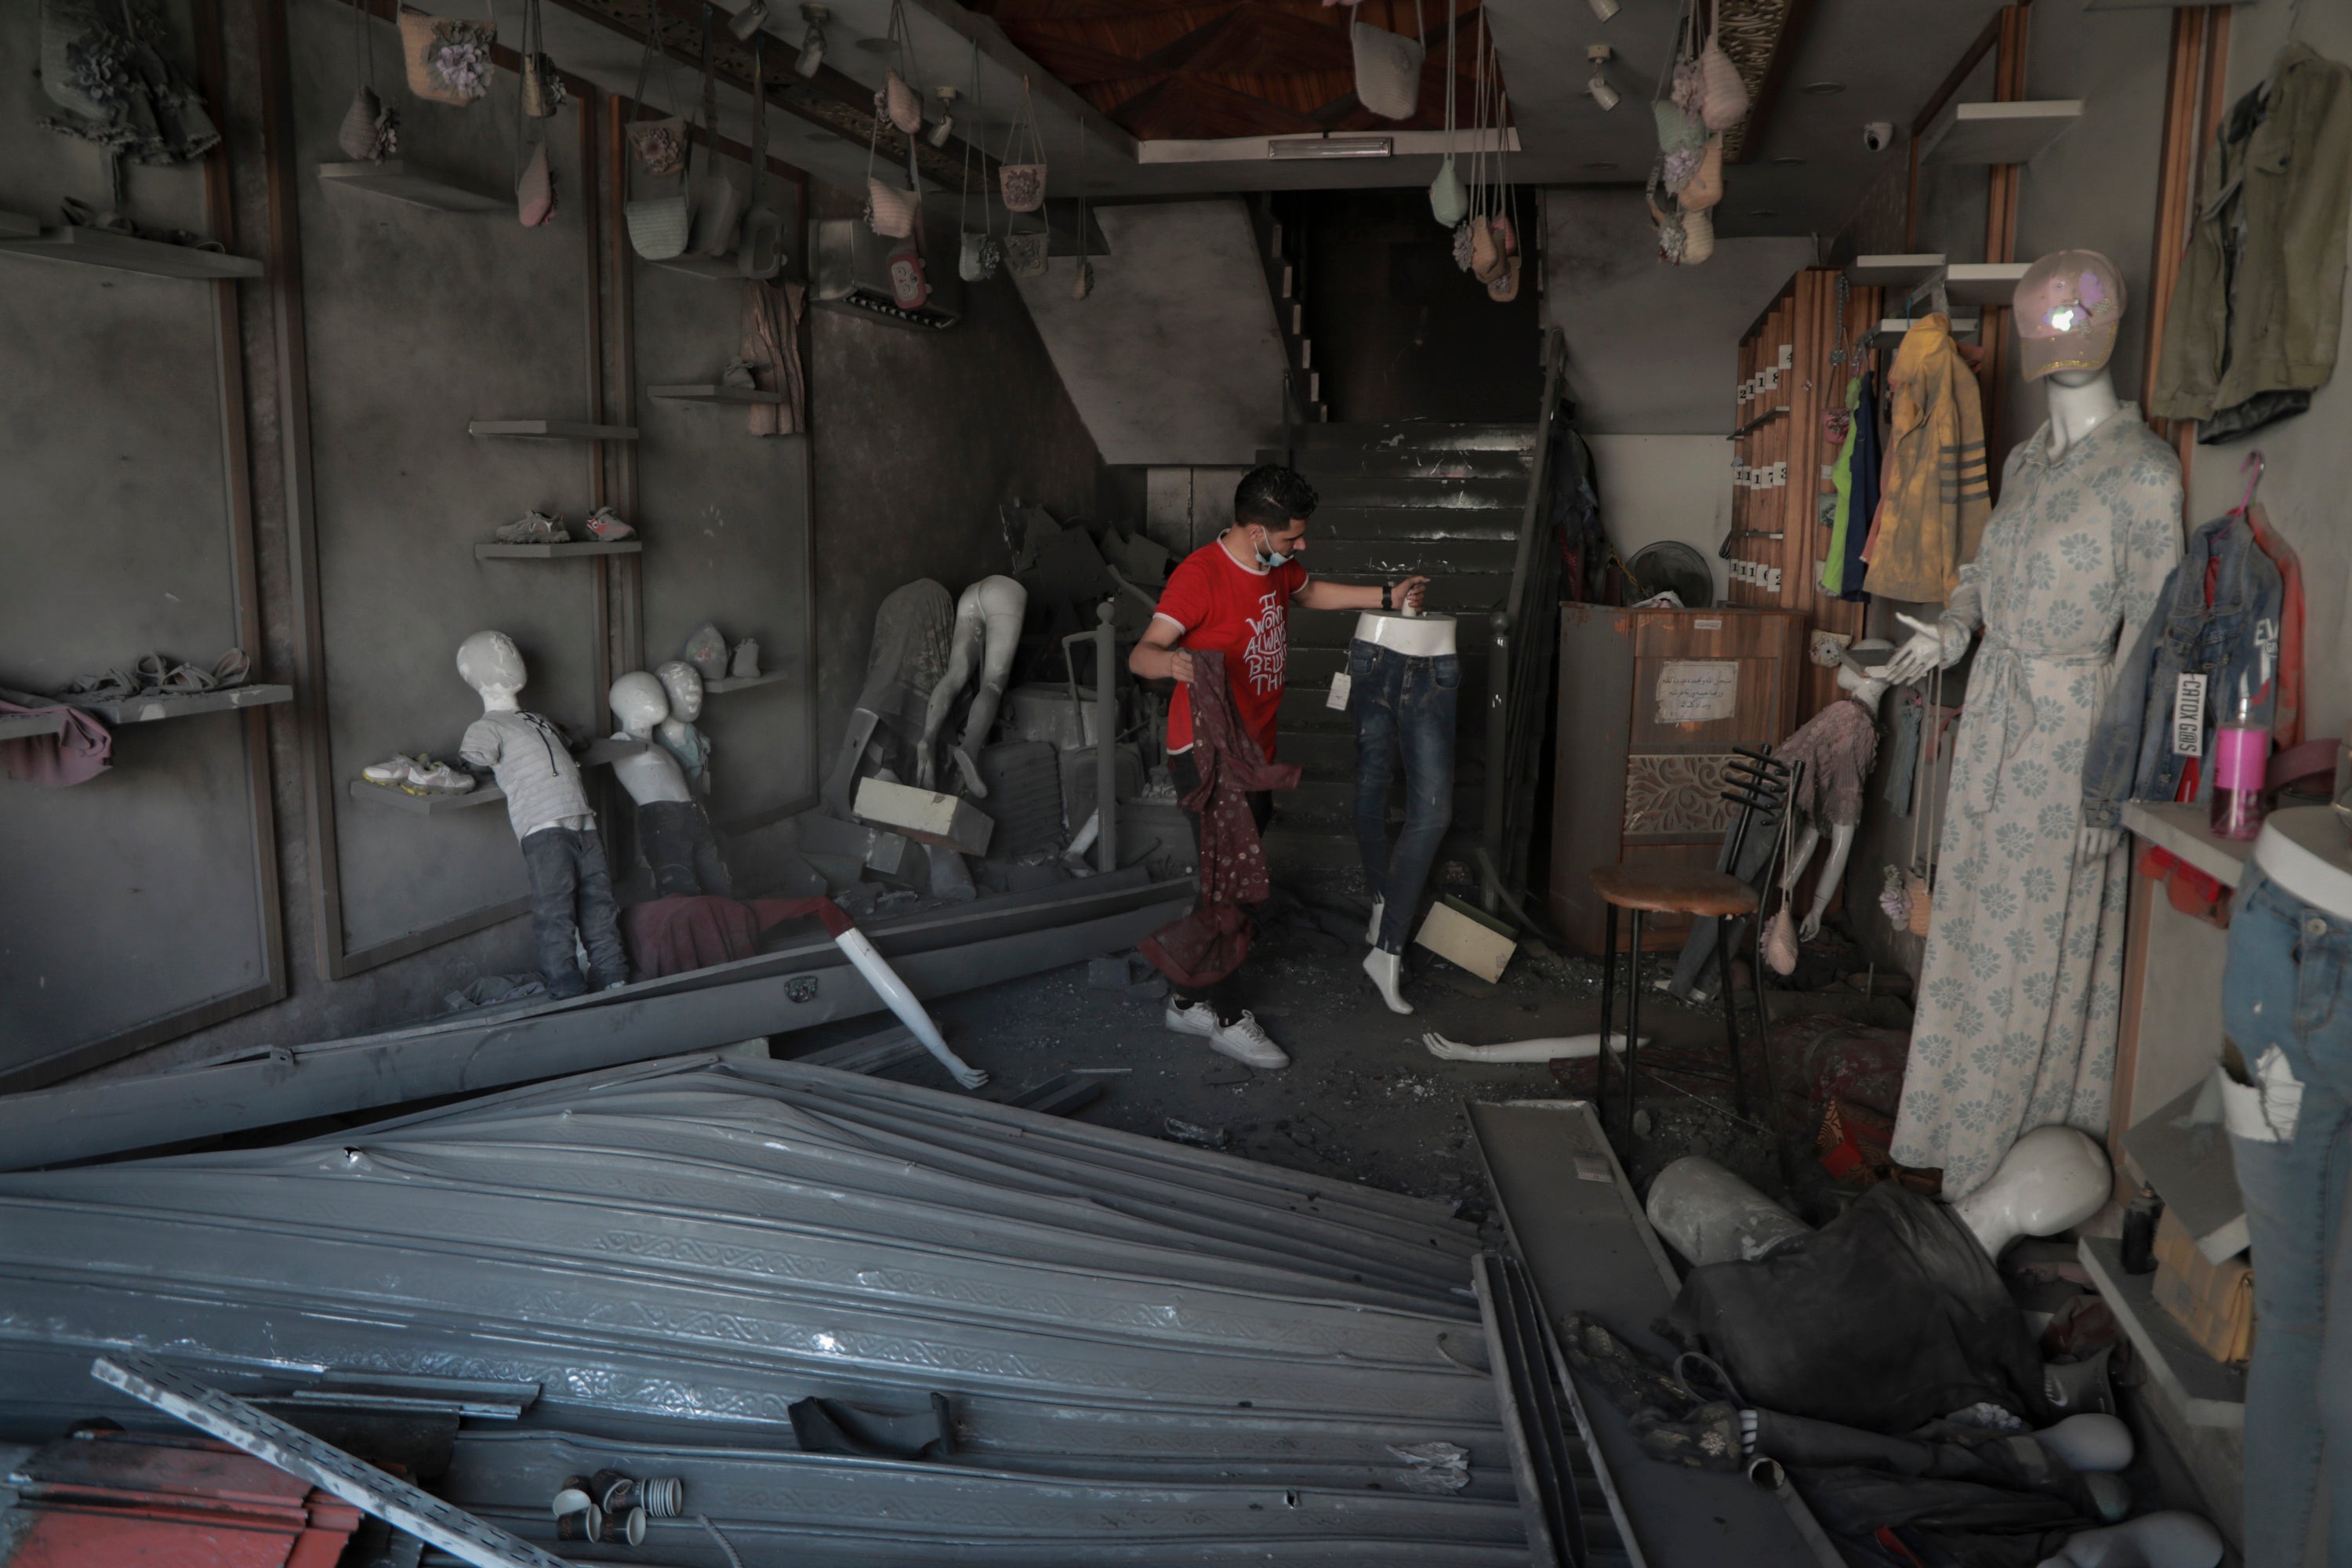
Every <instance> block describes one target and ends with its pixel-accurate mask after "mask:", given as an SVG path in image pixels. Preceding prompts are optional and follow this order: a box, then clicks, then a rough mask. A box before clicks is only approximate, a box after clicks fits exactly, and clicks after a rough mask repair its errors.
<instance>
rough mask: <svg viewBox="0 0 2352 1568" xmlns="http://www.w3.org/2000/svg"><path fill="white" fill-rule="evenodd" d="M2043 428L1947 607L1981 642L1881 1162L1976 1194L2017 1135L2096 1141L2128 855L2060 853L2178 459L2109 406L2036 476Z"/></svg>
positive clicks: (2176, 529)
mask: <svg viewBox="0 0 2352 1568" xmlns="http://www.w3.org/2000/svg"><path fill="white" fill-rule="evenodd" d="M2049 436H2050V427H2049V426H2047V425H2046V424H2045V425H2044V426H2042V428H2041V429H2039V430H2037V431H2035V432H2034V433H2033V436H2032V438H2031V439H2029V440H2027V441H2025V442H2024V443H2022V444H2021V445H2020V446H2019V447H2017V449H2016V450H2015V451H2013V452H2011V454H2010V458H2009V462H2008V465H2007V467H2006V468H2004V469H2003V472H2002V480H2001V500H2000V507H1999V508H1998V509H1997V510H1995V511H1994V512H1993V514H1992V518H1991V520H1990V521H1989V522H1988V523H1987V524H1986V525H1985V532H1984V542H1983V543H1982V544H1981V545H1979V547H1978V550H1977V556H1976V559H1975V560H1974V561H1973V562H1971V563H1969V564H1968V565H1966V566H1963V567H1961V568H1960V581H1959V586H1958V588H1957V589H1956V590H1955V591H1954V593H1953V595H1952V603H1951V605H1950V607H1949V609H1948V611H1947V612H1946V613H1947V615H1948V616H1954V617H1958V618H1959V619H1962V620H1964V621H1967V622H1969V623H1970V624H1976V623H1978V622H1979V621H1980V622H1981V625H1982V627H1983V635H1982V638H1981V640H1980V641H1979V644H1978V647H1977V650H1976V664H1975V667H1974V668H1973V669H1972V670H1971V671H1970V672H1969V690H1968V697H1967V700H1966V704H1965V707H1964V709H1963V711H1962V712H1961V715H1960V721H1959V727H1958V731H1957V733H1956V735H1955V738H1954V742H1953V751H1952V766H1951V780H1950V786H1949V791H1948V796H1947V804H1946V808H1945V824H1944V832H1943V840H1942V843H1941V845H1940V847H1939V849H1938V854H1937V873H1936V883H1935V894H1934V904H1933V908H1934V923H1933V924H1932V925H1931V926H1930V928H1929V930H1928V932H1927V961H1926V963H1925V964H1924V965H1923V966H1922V971H1921V975H1920V981H1921V984H1920V993H1919V1013H1918V1018H1917V1020H1916V1023H1915V1025H1914V1026H1913V1031H1912V1037H1911V1060H1910V1065H1909V1068H1908V1069H1907V1071H1906V1075H1905V1079H1904V1085H1903V1110H1902V1114H1901V1116H1900V1117H1899V1118H1898V1119H1897V1121H1896V1122H1895V1142H1894V1148H1893V1152H1894V1156H1895V1159H1897V1160H1899V1161H1901V1162H1902V1163H1905V1164H1906V1165H1916V1166H1929V1167H1935V1166H1940V1167H1942V1169H1943V1173H1944V1194H1945V1196H1946V1197H1948V1198H1957V1197H1959V1196H1962V1195H1963V1194H1967V1193H1969V1192H1971V1191H1973V1190H1975V1189H1976V1188H1977V1187H1978V1186H1979V1185H1980V1184H1982V1183H1983V1182H1984V1180H1985V1178H1986V1177H1988V1176H1990V1175H1991V1174H1992V1172H1993V1169H1994V1167H1995V1166H1997V1165H1998V1164H1999V1163H2000V1159H2001V1156H2002V1155H2004V1154H2006V1153H2007V1152H2009V1148H2010V1145H2011V1144H2012V1143H2014V1142H2017V1140H2018V1139H2019V1138H2020V1137H2021V1136H2023V1135H2024V1134H2025V1133H2027V1132H2029V1131H2032V1130H2033V1129H2034V1128H2036V1127H2042V1126H2046V1125H2048V1124H2050V1123H2053V1122H2064V1123H2067V1124H2068V1125H2070V1126H2074V1127H2079V1128H2081V1129H2082V1130H2083V1131H2085V1132H2088V1133H2090V1134H2092V1135H2093V1136H2094V1137H2099V1138H2104V1137H2105V1134H2106V1131H2107V1103H2108V1096H2109V1090H2110V1088H2111V1083H2110V1080H2111V1079H2112V1078H2113V1076H2114V1072H2115V1057H2116V1017H2117V1014H2118V1009H2119V1005H2120V1003H2121V998H2122V982H2123V947H2124V905H2125V901H2126V895H2127V894H2128V891H2129V877H2130V869H2129V865H2130V863H2129V859H2128V854H2127V851H2126V850H2125V849H2123V848H2120V847H2119V848H2117V849H2116V851H2115V852H2113V853H2112V854H2109V855H2106V856H2104V857H2102V858H2099V859H2096V860H2093V861H2089V862H2078V861H2077V860H2076V858H2075V838H2076V836H2077V830H2078V829H2079V828H2080V827H2081V826H2082V821H2083V788H2082V779H2083V762H2084V754H2085V752H2087V751H2088V749H2089V745H2090V733H2091V728H2092V726H2093V725H2094V724H2095V722H2096V721H2097V720H2098V717H2099V708H2100V704H2101V703H2102V702H2103V701H2104V700H2105V696H2106V690H2107V685H2108V681H2109V679H2110V676H2111V675H2112V673H2113V669H2114V664H2115V660H2116V657H2117V653H2116V650H2117V648H2118V647H2123V648H2126V649H2128V648H2129V647H2131V646H2132V643H2133V640H2134V639H2135V638H2136V637H2137V635H2138V629H2139V625H2140V623H2141V621H2143V620H2144V619H2146V617H2147V615H2148V613H2149V612H2150V611H2151V610H2152V609H2153V608H2154V606H2155V604H2156V598H2157V595H2158V591H2159V590H2161V589H2162V587H2163V585H2164V580H2165V577H2166V575H2167V574H2168V573H2169V572H2170V571H2171V570H2172V566H2173V563H2175V562H2176V561H2178V560H2179V557H2180V462H2179V458H2177V457H2175V456H2174V454H2173V451H2172V449H2171V448H2170V447H2168V446H2166V445H2165V444H2164V443H2163V442H2162V441H2160V440H2158V438H2157V437H2156V436H2155V434H2154V433H2153V432H2151V431H2150V430H2149V429H2148V428H2147V426H2146V425H2145V424H2143V423H2142V422H2141V419H2140V415H2139V410H2138V408H2137V406H2135V405H2129V404H2126V405H2124V408H2123V410H2122V411H2121V412H2120V413H2118V414H2116V415H2114V416H2110V417H2109V418H2108V419H2107V420H2106V422H2105V423H2104V424H2102V425H2100V426H2098V427H2097V428H2096V429H2095V430H2093V431H2092V432H2091V433H2090V434H2089V435H2088V436H2086V437H2084V438H2083V439H2082V440H2080V441H2078V442H2076V443H2075V444H2074V446H2072V447H2068V448H2067V450H2066V453H2065V455H2064V456H2063V457H2061V458H2058V459H2056V460H2055V461H2053V460H2052V459H2051V458H2050V457H2049V445H2048V443H2049Z"/></svg>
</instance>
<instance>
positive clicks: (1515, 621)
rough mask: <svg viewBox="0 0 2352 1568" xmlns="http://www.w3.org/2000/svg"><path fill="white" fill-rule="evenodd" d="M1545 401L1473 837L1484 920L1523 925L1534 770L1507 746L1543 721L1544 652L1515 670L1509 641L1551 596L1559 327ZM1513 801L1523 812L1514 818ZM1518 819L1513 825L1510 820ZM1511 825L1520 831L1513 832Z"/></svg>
mask: <svg viewBox="0 0 2352 1568" xmlns="http://www.w3.org/2000/svg"><path fill="white" fill-rule="evenodd" d="M1543 371H1544V379H1543V399H1542V402H1541V403H1540V404H1539V405H1538V410H1537V414H1536V435H1535V449H1534V453H1533V456H1532V459H1531V461H1530V462H1529V464H1528V500H1527V506H1526V509H1525V510H1523V511H1522V512H1521V513H1520V516H1519V536H1518V541H1517V548H1516V550H1515V551H1514V552H1513V553H1512V561H1511V586H1510V591H1509V594H1508V595H1507V596H1506V597H1505V599H1504V600H1503V602H1502V603H1501V604H1500V605H1496V607H1495V609H1494V611H1493V613H1492V614H1490V615H1489V616H1487V628H1488V636H1489V637H1490V638H1491V639H1492V640H1491V644H1490V647H1489V652H1488V656H1487V660H1486V683H1487V691H1486V800H1485V805H1486V811H1485V820H1484V822H1483V823H1482V825H1481V832H1480V834H1479V838H1480V847H1479V850H1478V860H1479V867H1478V870H1479V880H1480V882H1481V883H1482V884H1483V891H1484V899H1483V901H1484V902H1485V904H1486V911H1487V912H1488V913H1489V914H1499V913H1501V912H1502V911H1503V910H1505V909H1508V910H1510V912H1511V913H1512V914H1513V915H1515V916H1516V917H1517V919H1518V920H1519V921H1522V922H1523V923H1526V924H1529V925H1533V924H1534V923H1535V921H1533V920H1532V919H1531V918H1530V917H1529V916H1528V913H1527V911H1526V910H1525V909H1523V908H1522V907H1521V904H1520V900H1519V897H1518V895H1519V891H1520V889H1521V887H1522V886H1523V884H1524V880H1525V874H1526V860H1527V854H1526V845H1525V844H1524V842H1522V843H1520V844H1519V845H1518V847H1517V852H1516V853H1515V852H1514V851H1513V848H1512V847H1511V846H1512V841H1513V839H1514V838H1515V837H1517V838H1521V839H1523V838H1524V837H1525V833H1526V830H1527V829H1528V827H1529V826H1531V821H1530V818H1529V815H1528V811H1527V809H1526V807H1527V805H1528V802H1527V800H1526V799H1525V797H1526V796H1527V795H1529V794H1531V792H1532V791H1533V789H1534V786H1535V770H1534V769H1532V768H1529V769H1528V770H1526V771H1527V773H1528V777H1527V778H1525V779H1518V778H1515V777H1513V776H1512V775H1513V774H1514V773H1515V772H1516V771H1517V770H1515V769H1514V768H1513V767H1512V765H1511V764H1512V758H1513V752H1514V751H1515V750H1518V751H1526V750H1527V749H1528V748H1527V747H1526V746H1525V745H1524V744H1523V745H1522V746H1520V747H1518V748H1514V746H1513V745H1512V740H1513V726H1514V724H1516V725H1517V726H1518V728H1519V730H1520V731H1522V733H1521V735H1520V737H1519V738H1520V739H1521V741H1522V742H1524V741H1525V734H1524V731H1526V729H1527V728H1528V726H1529V725H1533V726H1535V727H1537V728H1538V730H1539V729H1540V727H1541V725H1542V723H1543V717H1544V716H1543V714H1542V713H1541V712H1540V711H1539V709H1540V706H1541V702H1540V699H1539V698H1538V700H1536V701H1533V702H1530V701H1529V700H1528V694H1527V693H1526V692H1523V691H1521V690H1520V688H1521V687H1523V686H1526V685H1528V684H1529V683H1530V682H1531V681H1532V680H1533V679H1534V677H1535V675H1536V673H1537V671H1538V670H1539V669H1542V668H1547V666H1546V664H1545V662H1544V661H1545V659H1546V657H1547V650H1545V649H1544V648H1541V647H1535V646H1533V645H1532V644H1530V645H1528V646H1527V647H1525V649H1524V658H1523V660H1522V661H1521V662H1523V663H1524V666H1525V668H1518V667H1517V666H1516V665H1515V662H1514V659H1513V657H1512V656H1513V653H1514V651H1515V650H1514V647H1513V645H1514V642H1515V640H1517V634H1519V633H1521V632H1523V631H1532V630H1535V629H1537V628H1539V627H1540V626H1543V625H1544V624H1545V622H1546V620H1547V619H1548V617H1547V616H1545V615H1544V614H1543V613H1542V612H1543V608H1544V606H1542V605H1538V604H1537V603H1535V602H1534V599H1535V597H1536V595H1538V593H1554V592H1556V591H1557V587H1558V581H1559V574H1558V573H1557V572H1542V571H1538V570H1537V569H1536V561H1537V556H1536V553H1535V552H1536V549H1537V541H1538V538H1539V537H1540V536H1541V535H1542V534H1543V533H1544V532H1546V531H1547V529H1546V523H1547V522H1548V521H1549V500H1550V499H1551V486H1552V479H1553V474H1552V461H1551V454H1552V422H1553V420H1554V419H1555V418H1556V417H1557V416H1559V401H1560V392H1561V388H1562V385H1563V384H1564V383H1565V381H1566V379H1567V374H1568V336H1567V334H1566V333H1564V332H1562V331H1560V330H1559V328H1558V327H1551V328H1548V329H1546V331H1545V332H1544V338H1543ZM1515 801H1517V802H1518V803H1519V804H1520V805H1521V807H1522V809H1521V810H1520V811H1519V812H1517V813H1516V814H1515V813H1514V812H1513V810H1512V805H1513V803H1514V802H1515ZM1515 815H1516V816H1517V817H1518V818H1519V820H1518V822H1517V824H1515V823H1514V821H1513V818H1514V816H1515ZM1515 826H1516V827H1517V829H1518V831H1517V832H1516V833H1515V831H1514V828H1515Z"/></svg>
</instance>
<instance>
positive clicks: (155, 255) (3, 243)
mask: <svg viewBox="0 0 2352 1568" xmlns="http://www.w3.org/2000/svg"><path fill="white" fill-rule="evenodd" d="M10 216H14V215H10ZM0 236H6V237H0V251H5V252H7V253H9V254H12V255H16V256H30V257H35V258H38V259H40V260H43V261H64V262H70V263H73V264H75V265H77V266H82V267H102V268H108V269H109V270H110V271H115V272H138V273H142V274H144V275H145V276H147V277H150V278H179V279H191V280H194V281H196V282H202V283H218V282H223V281H226V280H228V279H238V278H258V277H260V276H261V271H262V268H261V263H260V262H258V261H257V260H255V259H254V258H252V257H249V256H231V255H229V254H227V253H226V252H225V251H219V250H205V249H203V248H202V247H197V246H194V245H173V244H169V243H167V242H166V241H163V240H160V239H142V238H140V237H138V236H136V235H130V234H118V233H116V232H115V231H114V230H112V229H105V228H85V227H82V226H79V225H75V224H66V225H62V226H57V227H37V228H35V230H34V231H33V232H32V233H30V234H22V235H14V236H9V235H8V231H7V229H6V228H5V227H0Z"/></svg>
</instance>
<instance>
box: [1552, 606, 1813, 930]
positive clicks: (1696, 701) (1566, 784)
mask: <svg viewBox="0 0 2352 1568" xmlns="http://www.w3.org/2000/svg"><path fill="white" fill-rule="evenodd" d="M1559 616H1560V624H1559V765H1558V767H1557V769H1556V770H1555V775H1554V785H1553V796H1552V835H1551V841H1552V857H1551V915H1552V920H1553V921H1554V923H1555V924H1556V925H1557V926H1558V927H1559V931H1561V933H1562V934H1563V935H1565V936H1566V937H1567V938H1568V940H1569V941H1570V942H1574V943H1575V944H1576V945H1577V946H1578V947H1580V948H1581V949H1583V950H1584V951H1585V952H1593V953H1597V952H1600V951H1601V932H1602V925H1601V920H1602V905H1601V900H1600V898H1599V897H1598V896H1597V895H1596V894H1595V893H1594V892H1593V891H1592V884H1591V881H1589V880H1588V879H1586V876H1585V873H1586V872H1588V871H1590V870H1591V868H1593V867H1595V866H1608V865H1614V864H1616V863H1618V862H1620V861H1630V862H1633V863H1636V864H1640V863H1643V862H1647V863H1651V864H1666V865H1675V866H1685V865H1687V866H1698V867H1705V868H1712V867H1713V866H1714V864H1715V859H1716V856H1717V852H1718V851H1719V850H1720V849H1721V847H1722V845H1723V830H1724V828H1725V827H1726V826H1728V825H1729V823H1730V821H1731V817H1732V808H1731V807H1729V806H1727V805H1725V804H1724V802H1723V799H1722V797H1721V793H1720V792H1721V791H1722V788H1723V772H1724V767H1725V764H1726V763H1727V762H1728V761H1729V760H1730V758H1731V755H1732V748H1733V747H1735V746H1760V745H1778V744H1779V743H1780V740H1781V739H1782V737H1784V736H1786V735H1787V734H1788V733H1789V732H1790V731H1791V730H1792V729H1794V728H1795V727H1796V722H1797V703H1798V700H1799V695H1800V692H1801V688H1802V685H1803V681H1802V674H1803V671H1804V668H1805V636H1806V633H1805V618H1804V616H1802V615H1801V613H1799V612H1797V611H1794V610H1768V609H1736V608H1727V609H1719V610H1620V609H1611V608H1607V607H1605V606H1602V605H1561V606H1560V610H1559ZM1686 924H1687V922H1685V921H1679V920H1674V919H1670V918H1668V917H1665V916H1656V917H1652V918H1651V919H1650V920H1649V921H1647V922H1646V926H1645V930H1646V932H1647V938H1648V940H1647V941H1646V942H1645V945H1647V946H1651V947H1673V946H1679V945H1681V942H1682V940H1683V932H1684V930H1685V926H1686Z"/></svg>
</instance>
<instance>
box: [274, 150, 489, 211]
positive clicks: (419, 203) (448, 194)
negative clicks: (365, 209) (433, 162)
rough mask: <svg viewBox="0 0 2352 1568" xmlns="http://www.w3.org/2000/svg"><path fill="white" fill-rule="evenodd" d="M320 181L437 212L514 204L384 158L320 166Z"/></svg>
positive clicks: (442, 176) (400, 161)
mask: <svg viewBox="0 0 2352 1568" xmlns="http://www.w3.org/2000/svg"><path fill="white" fill-rule="evenodd" d="M319 181H320V184H323V185H325V186H326V187H327V188H328V189H330V190H344V191H365V192H366V193H367V194H368V195H372V196H383V197H384V198H385V199H386V200H388V201H395V202H404V203H406V204H407V205H410V206H413V207H431V208H434V209H435V210H436V211H439V212H449V213H487V212H498V211H499V210H500V209H502V208H506V207H510V206H512V205H514V198H513V197H512V196H507V195H498V194H497V193H495V192H491V191H478V190H475V189H472V188H471V187H470V186H467V185H463V184H458V183H457V181H455V180H452V179H450V178H448V177H447V176H446V175H444V174H434V173H432V172H430V171H428V170H425V169H421V168H419V167H417V166H416V165H415V164H414V163H408V162H406V161H404V160H403V159H399V158H386V159H385V160H384V161H383V162H382V163H321V164H320V165H319Z"/></svg>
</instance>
